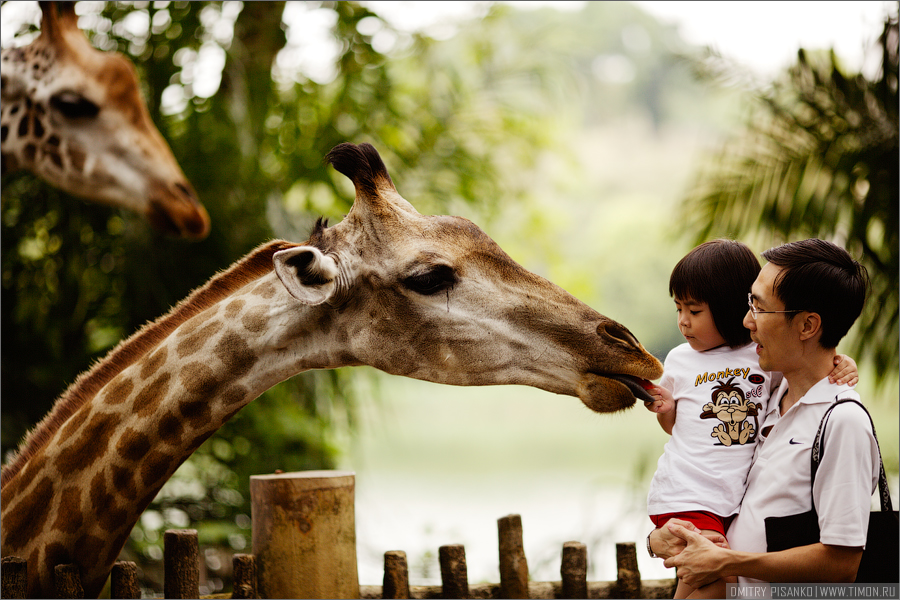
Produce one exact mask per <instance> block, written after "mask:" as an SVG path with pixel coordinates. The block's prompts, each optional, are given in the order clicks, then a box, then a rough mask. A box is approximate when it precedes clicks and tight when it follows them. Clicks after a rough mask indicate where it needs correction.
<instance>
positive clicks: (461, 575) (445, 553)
mask: <svg viewBox="0 0 900 600" xmlns="http://www.w3.org/2000/svg"><path fill="white" fill-rule="evenodd" d="M438 559H439V560H440V563H441V585H442V588H443V589H442V592H441V597H442V598H468V597H469V572H468V569H467V568H466V549H465V547H463V546H462V545H461V544H451V545H447V546H441V547H440V548H438Z"/></svg>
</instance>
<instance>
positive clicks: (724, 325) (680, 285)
mask: <svg viewBox="0 0 900 600" xmlns="http://www.w3.org/2000/svg"><path fill="white" fill-rule="evenodd" d="M759 271H760V266H759V260H758V259H757V258H756V255H755V254H753V251H752V250H750V248H748V247H747V246H746V244H743V243H741V242H738V241H735V240H726V239H719V240H712V241H709V242H705V243H703V244H700V245H699V246H697V247H696V248H694V249H693V250H691V251H690V252H688V253H687V255H686V256H685V257H684V258H682V259H681V260H680V261H678V264H677V265H675V268H674V269H672V275H671V277H669V295H670V296H672V297H673V298H675V299H677V300H682V301H684V300H694V301H696V302H706V303H707V304H708V305H709V310H710V312H711V313H712V317H713V322H714V323H715V325H716V329H718V330H719V333H720V334H721V335H722V337H723V338H724V339H725V343H727V344H728V345H729V346H730V347H732V348H737V347H739V346H743V345H744V344H749V343H750V330H748V329H747V328H746V327H744V324H743V321H744V316H745V315H746V314H747V308H748V307H747V294H748V293H749V292H750V286H751V285H753V282H754V281H755V280H756V276H757V275H758V274H759Z"/></svg>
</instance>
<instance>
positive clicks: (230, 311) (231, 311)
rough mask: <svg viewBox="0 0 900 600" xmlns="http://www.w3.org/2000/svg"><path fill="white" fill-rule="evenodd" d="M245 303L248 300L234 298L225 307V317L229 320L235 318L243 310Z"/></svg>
mask: <svg viewBox="0 0 900 600" xmlns="http://www.w3.org/2000/svg"><path fill="white" fill-rule="evenodd" d="M244 304H246V302H244V301H243V300H241V299H237V300H232V301H231V302H229V303H228V305H227V306H226V307H225V318H226V319H228V320H229V321H230V320H232V319H234V318H235V317H236V316H238V314H239V313H240V312H241V309H243V308H244Z"/></svg>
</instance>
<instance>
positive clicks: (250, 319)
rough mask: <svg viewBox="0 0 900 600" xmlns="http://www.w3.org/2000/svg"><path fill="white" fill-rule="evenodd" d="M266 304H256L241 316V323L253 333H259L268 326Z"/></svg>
mask: <svg viewBox="0 0 900 600" xmlns="http://www.w3.org/2000/svg"><path fill="white" fill-rule="evenodd" d="M267 310H268V309H267V308H266V307H265V306H254V307H253V308H251V309H250V310H248V311H247V313H246V314H245V315H244V316H243V317H241V324H242V325H243V326H244V329H246V330H247V331H251V332H253V333H259V332H260V331H262V330H263V329H265V328H266V311H267Z"/></svg>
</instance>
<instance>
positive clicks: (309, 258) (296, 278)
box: [272, 246, 338, 306]
mask: <svg viewBox="0 0 900 600" xmlns="http://www.w3.org/2000/svg"><path fill="white" fill-rule="evenodd" d="M272 260H273V262H274V263H275V273H276V274H277V275H278V279H280V280H281V283H282V284H284V287H285V288H287V291H288V292H290V294H291V296H293V297H294V298H296V299H297V300H299V301H300V302H303V303H304V304H309V305H311V306H315V305H316V304H322V303H323V302H325V301H326V300H328V299H329V298H331V296H332V294H334V290H335V287H336V284H335V279H336V278H337V276H338V267H337V263H336V262H335V261H334V259H333V258H331V257H330V256H325V255H324V254H323V253H322V251H321V250H319V249H318V248H316V247H315V246H296V247H294V248H288V249H287V250H281V251H280V252H276V253H275V256H273V257H272Z"/></svg>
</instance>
